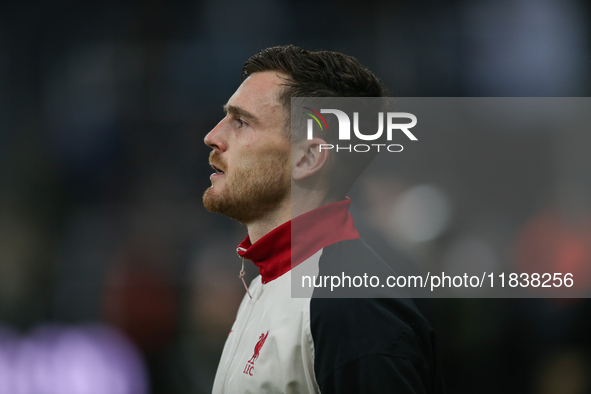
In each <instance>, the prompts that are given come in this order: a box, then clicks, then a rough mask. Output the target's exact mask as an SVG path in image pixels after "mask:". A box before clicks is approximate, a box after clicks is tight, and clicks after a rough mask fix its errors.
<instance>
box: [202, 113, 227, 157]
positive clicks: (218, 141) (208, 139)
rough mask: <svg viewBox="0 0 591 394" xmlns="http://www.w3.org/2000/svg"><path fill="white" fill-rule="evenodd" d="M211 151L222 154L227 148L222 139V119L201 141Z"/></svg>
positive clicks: (224, 140)
mask: <svg viewBox="0 0 591 394" xmlns="http://www.w3.org/2000/svg"><path fill="white" fill-rule="evenodd" d="M203 141H204V142H205V145H207V146H209V147H210V148H211V149H214V150H218V151H221V152H224V151H225V150H226V149H227V148H228V144H227V142H226V139H225V138H224V119H222V120H221V121H220V122H219V123H218V124H217V125H216V126H215V127H214V128H213V129H212V130H211V131H210V132H209V133H207V135H206V136H205V138H204V139H203Z"/></svg>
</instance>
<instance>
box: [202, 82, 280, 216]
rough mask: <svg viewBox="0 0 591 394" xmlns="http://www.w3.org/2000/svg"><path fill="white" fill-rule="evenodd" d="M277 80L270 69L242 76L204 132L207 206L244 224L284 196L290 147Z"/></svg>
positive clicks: (272, 206) (269, 210)
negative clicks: (211, 126) (210, 127)
mask: <svg viewBox="0 0 591 394" xmlns="http://www.w3.org/2000/svg"><path fill="white" fill-rule="evenodd" d="M281 83H282V80H281V79H280V78H279V76H278V75H277V73H276V72H271V71H267V72H260V73H254V74H253V75H251V76H250V77H248V78H247V79H246V80H244V82H243V83H242V85H240V87H239V88H238V90H236V92H235V93H234V95H233V96H232V97H230V100H228V103H227V104H226V105H225V107H224V108H225V111H226V116H225V117H224V118H223V119H222V120H221V121H220V123H218V125H217V126H216V127H215V128H214V129H213V130H211V131H210V132H209V134H207V136H206V137H205V143H206V144H207V145H208V146H209V147H211V148H212V149H213V151H212V152H211V154H210V156H209V162H210V164H211V165H212V167H213V168H214V169H215V170H216V173H214V174H212V175H211V177H210V179H211V187H209V188H208V189H207V190H206V191H205V194H204V195H203V204H204V205H205V208H207V210H209V211H211V212H216V213H221V214H224V215H226V216H229V217H231V218H232V219H235V220H238V221H240V222H242V223H245V224H249V223H252V222H254V221H256V220H258V219H260V218H262V217H264V216H265V215H268V214H269V213H271V212H273V211H274V210H275V209H277V208H278V207H279V206H280V205H281V204H282V203H286V201H287V200H288V199H289V197H290V193H289V191H290V164H289V161H290V160H289V159H290V152H291V148H290V140H289V139H288V138H286V137H285V136H284V135H283V127H284V124H285V113H284V110H283V108H282V106H281V104H280V103H279V102H278V100H277V94H278V92H279V90H280V84H281Z"/></svg>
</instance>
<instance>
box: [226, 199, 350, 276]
mask: <svg viewBox="0 0 591 394" xmlns="http://www.w3.org/2000/svg"><path fill="white" fill-rule="evenodd" d="M350 205H351V200H350V199H349V197H346V199H345V200H343V201H338V202H334V203H332V204H328V205H324V206H322V207H320V208H316V209H314V210H312V211H310V212H306V213H305V214H303V215H300V216H298V217H296V218H294V219H292V220H290V221H288V222H286V223H283V224H282V225H281V226H279V227H277V228H275V229H274V230H272V231H271V232H269V233H268V234H267V235H265V236H264V237H263V238H261V239H259V240H258V241H257V242H255V244H254V245H253V244H251V243H250V237H249V236H246V238H245V239H244V241H242V242H241V243H240V245H238V248H239V249H238V250H237V251H238V255H239V256H240V257H244V258H246V259H249V260H251V261H252V262H253V263H254V264H255V265H256V266H257V267H259V273H260V274H261V276H262V280H263V283H268V282H270V281H272V280H273V279H277V278H278V277H280V276H281V275H283V274H285V273H286V272H287V271H289V270H290V269H291V268H292V266H293V267H295V266H296V265H298V264H299V263H301V262H302V261H304V260H306V259H307V258H308V257H310V256H312V255H313V254H314V253H316V252H317V251H319V250H320V249H322V248H324V247H326V246H328V245H332V244H334V243H337V242H339V241H344V240H348V239H358V238H359V233H358V232H357V230H356V229H355V225H354V224H353V217H351V214H350V213H349V206H350Z"/></svg>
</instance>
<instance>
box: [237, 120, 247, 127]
mask: <svg viewBox="0 0 591 394" xmlns="http://www.w3.org/2000/svg"><path fill="white" fill-rule="evenodd" d="M236 122H238V126H239V127H244V126H248V123H246V122H245V121H243V120H242V119H240V118H236Z"/></svg>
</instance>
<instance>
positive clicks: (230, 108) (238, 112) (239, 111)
mask: <svg viewBox="0 0 591 394" xmlns="http://www.w3.org/2000/svg"><path fill="white" fill-rule="evenodd" d="M224 112H225V113H227V114H230V115H234V116H240V117H242V118H244V119H246V120H248V121H250V122H253V123H258V122H259V120H258V118H257V117H256V116H254V115H253V114H251V113H250V112H248V111H247V110H245V109H243V108H240V107H236V106H235V105H231V104H226V105H224Z"/></svg>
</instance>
